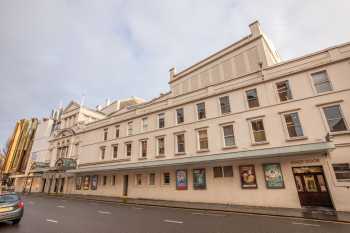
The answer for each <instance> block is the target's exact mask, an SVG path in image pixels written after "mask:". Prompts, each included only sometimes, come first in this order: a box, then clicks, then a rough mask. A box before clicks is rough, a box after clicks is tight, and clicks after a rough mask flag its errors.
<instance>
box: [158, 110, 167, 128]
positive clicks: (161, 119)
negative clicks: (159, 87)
mask: <svg viewBox="0 0 350 233" xmlns="http://www.w3.org/2000/svg"><path fill="white" fill-rule="evenodd" d="M164 127H165V114H164V113H159V114H158V128H159V129H162V128H164Z"/></svg>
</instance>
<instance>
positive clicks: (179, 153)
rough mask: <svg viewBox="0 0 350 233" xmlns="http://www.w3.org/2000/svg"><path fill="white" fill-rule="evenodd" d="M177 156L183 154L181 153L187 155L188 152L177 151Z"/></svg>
mask: <svg viewBox="0 0 350 233" xmlns="http://www.w3.org/2000/svg"><path fill="white" fill-rule="evenodd" d="M175 155H176V156H181V155H186V152H178V153H175Z"/></svg>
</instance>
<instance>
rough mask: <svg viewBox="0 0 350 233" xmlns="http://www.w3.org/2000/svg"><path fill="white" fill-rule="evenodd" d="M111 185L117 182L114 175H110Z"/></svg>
mask: <svg viewBox="0 0 350 233" xmlns="http://www.w3.org/2000/svg"><path fill="white" fill-rule="evenodd" d="M111 183H112V185H115V184H116V183H117V177H116V175H113V176H112V181H111Z"/></svg>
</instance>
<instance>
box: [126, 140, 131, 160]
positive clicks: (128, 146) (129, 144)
mask: <svg viewBox="0 0 350 233" xmlns="http://www.w3.org/2000/svg"><path fill="white" fill-rule="evenodd" d="M125 152H126V156H127V157H130V156H131V152H132V143H131V142H126V143H125Z"/></svg>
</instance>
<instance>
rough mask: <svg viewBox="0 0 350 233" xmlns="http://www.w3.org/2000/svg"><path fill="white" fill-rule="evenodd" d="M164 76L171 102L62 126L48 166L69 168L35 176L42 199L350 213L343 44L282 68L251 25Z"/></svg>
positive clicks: (349, 102) (348, 62)
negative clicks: (78, 197) (101, 198)
mask: <svg viewBox="0 0 350 233" xmlns="http://www.w3.org/2000/svg"><path fill="white" fill-rule="evenodd" d="M169 73H170V79H169V85H170V91H169V92H168V93H165V94H162V95H160V96H159V97H157V98H155V99H153V100H151V101H148V102H144V101H141V100H140V101H134V102H127V103H126V104H124V107H122V106H121V105H120V102H118V103H112V104H110V105H109V106H111V107H108V106H107V107H106V108H105V109H100V110H99V111H97V112H99V113H96V117H95V118H96V119H94V120H92V121H91V122H85V123H84V124H78V125H75V123H74V119H73V120H72V121H73V123H72V124H71V125H66V126H65V127H63V126H62V127H61V130H60V133H57V134H55V136H54V137H53V138H51V139H50V151H51V152H50V153H51V154H52V155H51V157H50V158H51V161H52V166H55V162H57V161H58V160H59V159H60V162H59V165H60V166H61V167H62V164H64V161H66V160H69V159H73V160H75V162H76V166H73V167H71V169H68V168H67V169H61V170H59V171H57V170H56V171H55V172H51V173H49V172H48V173H47V174H44V175H43V178H42V179H44V180H45V182H43V185H44V183H45V184H46V186H45V185H44V187H42V189H41V190H42V191H44V192H51V193H52V192H57V193H60V192H62V193H67V194H84V195H105V196H115V197H126V198H146V199H157V200H173V201H188V202H206V203H224V204H242V205H252V206H273V207H290V208H301V207H304V206H322V207H329V208H334V209H337V210H341V211H350V198H349V197H350V189H349V187H350V168H349V163H350V131H349V123H350V44H342V45H338V46H335V47H331V48H328V49H325V50H322V51H319V52H316V53H313V54H309V55H306V56H303V57H300V58H296V59H293V60H289V61H282V60H281V59H280V58H279V56H278V54H277V52H276V51H275V49H274V48H273V47H272V45H271V43H270V42H269V40H268V39H267V38H266V36H265V35H264V34H263V33H262V32H261V29H260V26H259V23H258V22H255V23H253V24H251V25H250V34H249V35H248V36H247V37H245V38H243V39H241V40H239V41H238V42H236V43H234V44H232V45H230V46H228V47H226V48H224V49H223V50H221V51H219V52H217V53H215V54H213V55H211V56H209V57H208V58H206V59H204V60H202V61H200V62H198V63H196V64H194V65H193V66H191V67H189V68H187V69H185V70H183V71H181V72H179V73H177V72H176V71H175V69H171V70H170V72H169ZM71 107H72V108H73V109H71V110H69V108H71ZM69 108H68V109H66V110H67V111H66V112H70V111H72V112H74V111H76V112H79V111H80V110H77V109H79V106H75V107H74V106H70V107H69ZM74 109H75V110H74ZM63 114H65V113H63ZM73 128H74V130H72V129H73ZM62 143H63V144H62ZM66 144H67V145H70V146H68V147H66ZM62 148H69V149H67V151H70V152H69V153H62ZM64 150H66V149H64ZM58 151H59V152H58ZM56 165H57V164H56ZM63 167H64V166H63ZM48 183H50V185H47V184H48ZM60 186H62V188H60Z"/></svg>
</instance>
